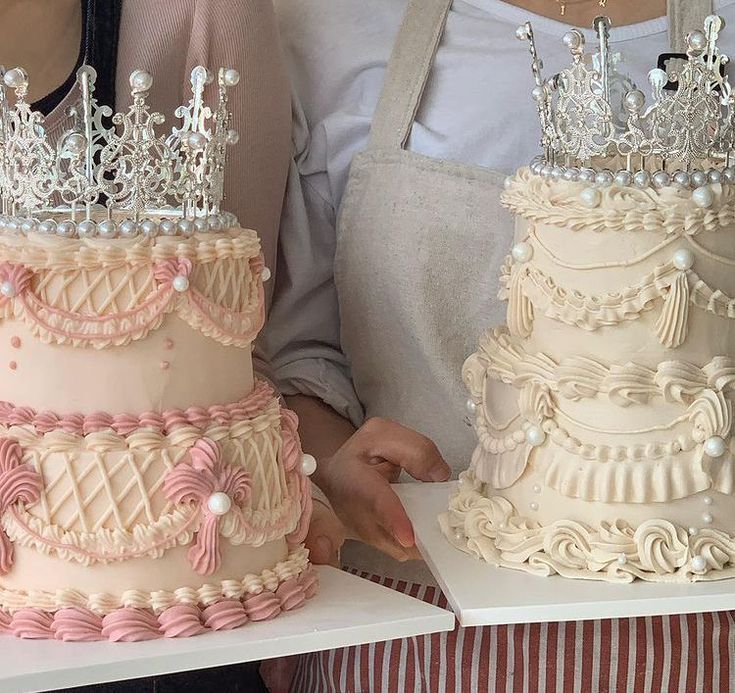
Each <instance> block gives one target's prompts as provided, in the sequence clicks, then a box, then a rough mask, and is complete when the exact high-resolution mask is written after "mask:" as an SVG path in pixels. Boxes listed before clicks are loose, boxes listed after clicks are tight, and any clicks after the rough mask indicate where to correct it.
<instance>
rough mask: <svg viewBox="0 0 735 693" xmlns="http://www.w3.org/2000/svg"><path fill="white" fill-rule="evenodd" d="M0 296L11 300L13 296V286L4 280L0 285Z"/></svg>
mask: <svg viewBox="0 0 735 693" xmlns="http://www.w3.org/2000/svg"><path fill="white" fill-rule="evenodd" d="M0 294H2V295H3V296H5V298H13V296H15V284H13V282H10V281H8V280H7V279H6V280H5V281H4V282H3V283H2V284H0Z"/></svg>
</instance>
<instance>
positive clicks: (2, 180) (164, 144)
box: [0, 65, 240, 238]
mask: <svg viewBox="0 0 735 693" xmlns="http://www.w3.org/2000/svg"><path fill="white" fill-rule="evenodd" d="M96 77H97V74H96V72H95V70H94V68H92V67H90V66H87V65H84V66H82V67H80V68H79V70H78V72H77V80H76V85H77V89H78V92H79V100H78V102H77V104H76V105H75V106H73V107H72V108H71V109H69V112H68V113H69V115H70V116H71V117H72V122H73V125H72V127H71V128H70V129H69V130H68V131H66V132H64V133H62V134H61V136H60V137H59V138H58V139H56V140H55V141H51V138H50V137H49V136H48V134H47V132H46V129H45V123H44V117H43V115H41V114H40V113H38V112H35V111H33V110H32V108H31V106H30V104H29V103H28V101H27V95H28V84H29V81H28V76H27V74H26V73H25V71H24V70H23V69H21V68H14V69H12V70H8V71H5V70H4V68H2V67H0V231H2V232H6V233H7V232H11V233H13V232H15V233H19V232H20V233H26V234H27V233H31V232H40V233H48V234H56V235H60V236H65V237H70V238H74V237H102V238H116V237H135V236H138V235H147V236H156V235H158V234H159V233H160V234H163V235H183V236H188V235H191V234H193V233H195V232H207V231H212V232H214V231H219V230H220V229H223V228H229V227H231V226H234V225H236V223H237V220H236V219H235V218H234V217H233V216H232V215H231V214H227V213H225V212H223V211H222V209H221V204H222V200H223V197H224V192H223V190H224V171H225V163H226V152H227V147H228V145H232V144H236V143H237V141H238V139H239V136H238V133H237V132H236V131H235V130H232V129H231V127H230V124H231V123H230V121H231V115H230V113H229V111H228V110H227V90H228V89H229V88H230V87H234V86H236V85H237V84H238V82H239V81H240V75H239V73H238V72H237V70H234V69H231V68H220V69H219V71H218V73H217V75H216V79H217V93H218V100H217V105H216V108H214V109H212V108H211V107H210V106H208V105H207V104H206V103H205V101H204V91H205V88H206V86H207V85H208V84H211V83H212V81H213V80H214V79H215V76H214V75H212V73H210V72H209V71H208V70H207V69H206V68H204V67H201V66H198V67H195V68H194V69H193V70H192V72H191V94H192V96H191V99H190V100H189V103H188V104H186V105H182V106H179V107H178V108H177V109H176V112H175V115H176V117H177V118H178V119H179V120H180V125H179V126H178V127H173V128H171V129H170V130H169V131H168V132H166V133H159V132H157V129H159V128H160V126H162V125H163V123H164V122H165V117H164V116H163V115H162V114H160V113H156V112H154V111H152V110H151V108H150V106H149V104H148V102H147V97H148V94H149V92H150V90H151V88H152V86H153V77H152V76H151V75H150V74H149V73H147V72H144V71H142V70H136V71H135V72H133V73H132V74H131V75H130V93H131V96H132V103H131V105H130V107H129V108H128V110H127V111H125V112H122V113H114V114H113V112H112V109H111V108H109V107H108V106H105V105H100V104H99V103H98V102H97V100H96V99H95V95H94V91H95V81H96ZM9 90H12V92H13V93H14V97H15V98H14V103H12V104H11V102H10V99H9Z"/></svg>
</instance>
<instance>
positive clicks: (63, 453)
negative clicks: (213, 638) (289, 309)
mask: <svg viewBox="0 0 735 693" xmlns="http://www.w3.org/2000/svg"><path fill="white" fill-rule="evenodd" d="M94 79H95V75H94V71H93V70H92V69H91V68H86V67H85V68H82V69H81V70H80V72H79V75H78V82H79V86H80V103H79V107H78V109H77V117H76V125H75V127H74V129H73V130H72V131H70V132H67V133H65V134H64V135H63V136H62V137H61V138H60V140H59V141H58V143H56V142H54V143H52V142H49V141H47V139H46V135H45V134H44V131H43V120H42V118H41V116H40V115H38V114H35V113H32V111H31V109H30V108H29V106H28V104H27V103H26V101H25V94H26V90H27V77H26V75H25V73H24V72H23V71H22V70H20V69H15V70H10V71H8V72H7V73H5V74H4V80H3V83H2V84H0V165H1V166H2V168H1V169H0V194H1V195H2V212H3V216H2V217H0V313H1V314H2V319H1V320H0V396H1V397H2V400H3V401H2V402H1V403H0V633H7V634H11V635H15V636H19V637H24V638H56V639H59V640H99V639H109V640H114V641H132V640H146V639H152V638H158V637H185V636H192V635H197V634H199V633H202V632H204V631H206V630H220V629H229V628H236V627H239V626H242V625H244V624H246V623H248V622H249V621H258V620H263V619H269V618H272V617H274V616H276V615H277V614H278V613H279V612H281V611H285V610H289V609H294V608H296V607H298V606H300V605H302V604H303V602H304V601H305V599H307V598H309V597H310V596H312V594H313V593H314V592H315V590H316V577H315V574H314V573H313V571H312V569H311V568H310V565H309V563H308V557H307V551H306V549H305V548H304V546H303V540H304V538H305V533H306V528H307V525H308V521H309V515H310V502H311V501H310V489H309V481H308V478H307V476H306V473H308V472H310V471H313V458H309V457H308V456H303V455H302V452H301V449H300V444H299V440H298V436H297V431H296V428H297V421H296V417H295V415H294V414H293V413H291V412H289V411H287V410H285V409H282V408H281V406H280V405H279V400H278V398H277V396H276V394H275V393H274V391H273V390H272V388H271V387H270V385H268V384H267V383H266V382H263V381H259V380H257V379H256V378H255V377H254V375H253V368H252V358H251V347H252V343H253V340H254V338H255V336H256V334H257V332H258V330H259V329H260V328H261V326H262V324H263V318H264V304H263V301H264V294H263V286H262V280H264V279H267V270H265V269H264V266H263V260H262V256H261V251H260V245H259V241H258V237H257V234H256V233H255V232H254V231H250V230H246V229H242V228H240V227H239V226H238V224H237V221H236V219H234V218H233V217H232V216H231V215H229V214H226V213H223V212H222V211H221V209H220V203H221V200H222V179H223V173H224V166H225V152H226V147H227V145H228V144H231V143H234V142H236V140H237V136H236V133H235V132H234V131H231V130H229V129H228V124H229V114H228V112H227V108H226V103H227V90H228V88H230V87H231V86H234V85H235V84H237V82H238V80H239V76H238V74H237V72H236V71H235V70H231V69H221V70H219V72H218V74H215V75H214V79H215V84H214V85H213V90H214V91H215V92H218V94H219V98H218V103H217V104H216V106H215V107H213V108H212V109H210V108H208V107H207V106H206V105H205V103H204V101H203V94H204V91H205V85H207V84H209V83H210V82H211V81H212V76H211V75H210V74H209V73H208V72H207V71H206V70H205V69H204V68H196V69H195V70H194V71H193V73H192V99H191V101H190V102H189V104H188V105H185V106H182V108H181V109H179V110H178V111H177V114H176V115H177V116H178V117H179V118H181V124H180V127H179V128H173V129H172V130H170V131H169V132H168V133H167V135H166V136H161V135H158V134H157V133H156V127H157V126H158V125H160V123H161V122H162V121H163V118H162V117H161V116H159V115H158V114H155V113H152V112H151V111H150V109H149V107H148V105H147V102H146V97H147V94H148V91H149V90H150V88H151V86H152V81H153V80H152V78H151V76H150V75H148V74H147V73H144V72H136V73H134V74H133V75H132V76H131V80H130V84H131V91H132V105H131V107H130V109H129V111H127V112H126V113H123V114H119V115H116V116H114V118H112V117H110V115H111V114H110V113H109V112H108V111H106V109H103V108H102V107H100V106H98V104H97V103H96V102H95V99H94ZM11 97H12V98H11Z"/></svg>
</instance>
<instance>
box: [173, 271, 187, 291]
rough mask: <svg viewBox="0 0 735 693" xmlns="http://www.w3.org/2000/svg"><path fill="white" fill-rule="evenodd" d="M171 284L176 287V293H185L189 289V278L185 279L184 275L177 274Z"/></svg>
mask: <svg viewBox="0 0 735 693" xmlns="http://www.w3.org/2000/svg"><path fill="white" fill-rule="evenodd" d="M171 284H172V286H173V287H174V291H178V292H179V293H183V292H184V291H187V290H188V289H189V278H188V277H185V276H184V275H183V274H177V275H176V276H175V277H174V279H173V281H172V282H171Z"/></svg>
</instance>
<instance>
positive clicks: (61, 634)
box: [51, 608, 102, 642]
mask: <svg viewBox="0 0 735 693" xmlns="http://www.w3.org/2000/svg"><path fill="white" fill-rule="evenodd" d="M51 632H52V633H53V636H54V638H56V640H64V641H65V642H93V641H95V640H102V617H101V616H99V615H98V614H95V613H94V612H93V611H90V610H89V609H80V608H70V609H61V610H60V611H57V612H56V613H55V614H54V622H53V624H52V625H51Z"/></svg>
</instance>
